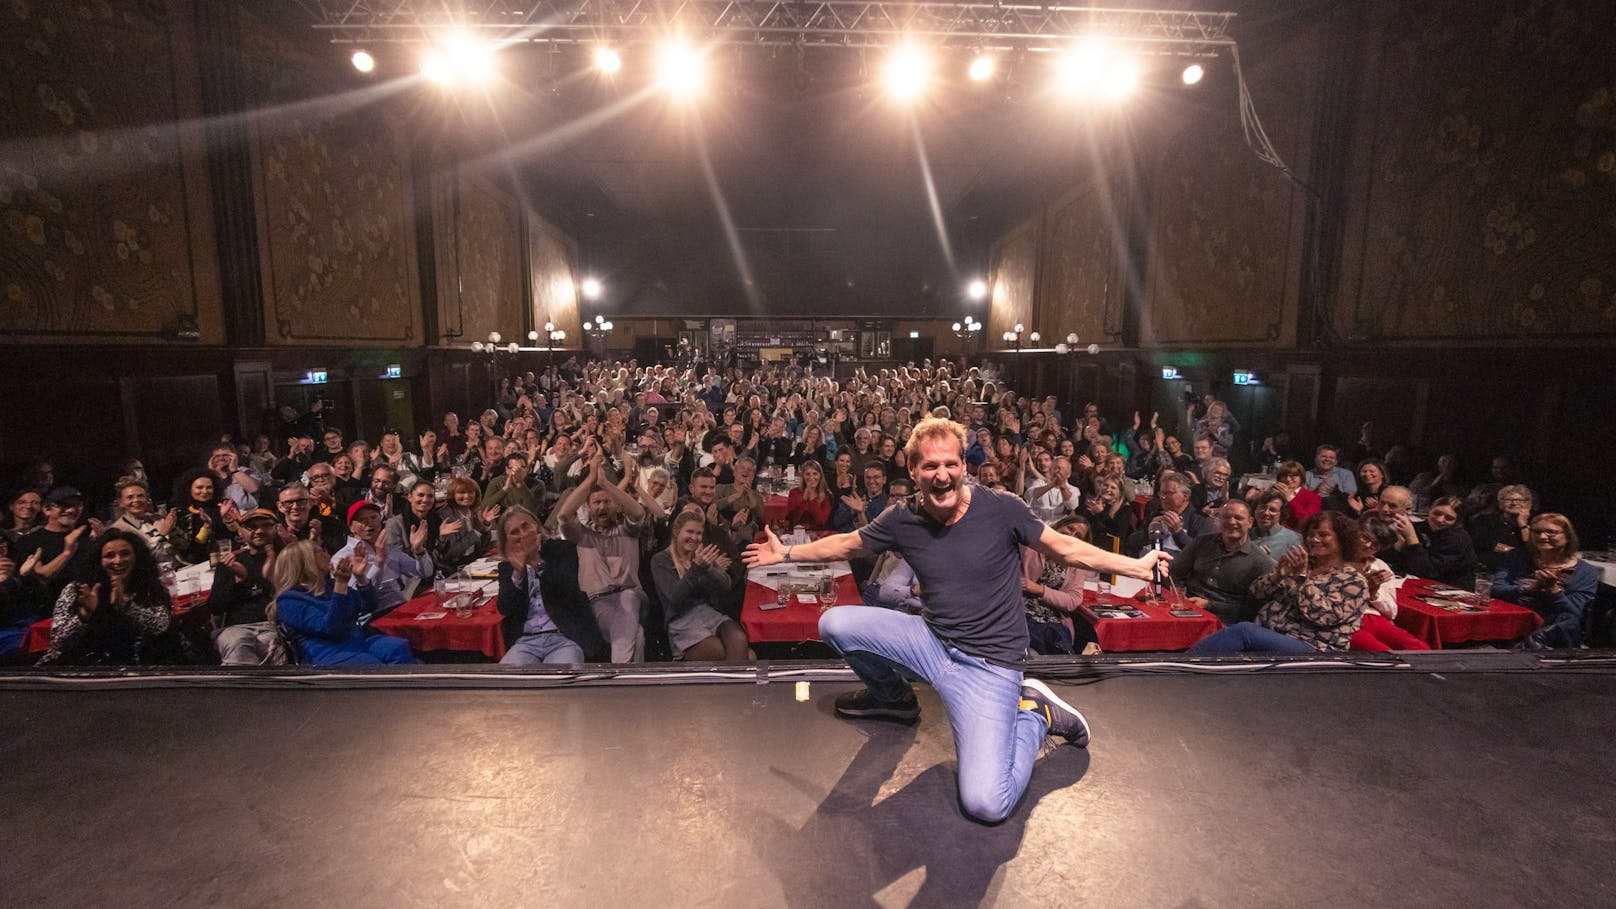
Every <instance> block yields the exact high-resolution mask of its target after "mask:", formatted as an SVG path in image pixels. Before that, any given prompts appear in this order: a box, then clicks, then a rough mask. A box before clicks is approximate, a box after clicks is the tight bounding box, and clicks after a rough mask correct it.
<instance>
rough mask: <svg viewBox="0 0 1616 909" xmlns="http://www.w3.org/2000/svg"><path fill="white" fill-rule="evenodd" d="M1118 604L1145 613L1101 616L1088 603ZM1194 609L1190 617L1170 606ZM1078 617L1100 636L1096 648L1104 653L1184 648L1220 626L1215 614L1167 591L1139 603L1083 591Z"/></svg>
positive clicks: (1096, 635)
mask: <svg viewBox="0 0 1616 909" xmlns="http://www.w3.org/2000/svg"><path fill="white" fill-rule="evenodd" d="M1096 605H1098V606H1118V607H1124V606H1126V607H1129V608H1132V609H1137V610H1139V611H1140V612H1143V613H1144V614H1145V616H1146V617H1145V618H1142V619H1102V618H1100V617H1099V616H1097V615H1095V614H1094V612H1093V611H1092V610H1091V609H1090V608H1089V607H1091V606H1096ZM1175 608H1178V609H1194V610H1195V612H1196V615H1195V616H1194V617H1183V616H1175V615H1173V614H1172V612H1171V610H1173V609H1175ZM1078 618H1080V619H1081V620H1083V621H1085V622H1088V623H1089V624H1090V625H1092V626H1093V627H1094V636H1095V637H1097V638H1099V640H1100V649H1101V650H1104V651H1106V652H1108V653H1121V652H1127V651H1134V650H1187V649H1189V648H1190V647H1192V646H1194V645H1195V643H1196V642H1197V641H1199V640H1200V639H1202V638H1204V637H1206V636H1207V635H1210V634H1214V633H1216V632H1217V631H1218V630H1219V629H1221V628H1222V627H1223V623H1222V622H1219V621H1218V619H1217V616H1214V615H1213V614H1212V613H1210V612H1207V611H1206V610H1204V609H1198V608H1196V607H1195V606H1191V605H1187V604H1185V603H1184V602H1183V601H1182V600H1181V599H1178V598H1176V597H1174V596H1173V595H1171V594H1166V593H1164V594H1163V595H1162V604H1161V605H1157V604H1155V603H1143V602H1140V601H1139V600H1135V599H1132V598H1123V597H1118V596H1105V597H1100V596H1098V595H1097V594H1096V593H1094V592H1093V591H1088V592H1087V593H1086V595H1085V599H1084V603H1083V607H1082V609H1081V610H1080V611H1079V612H1078Z"/></svg>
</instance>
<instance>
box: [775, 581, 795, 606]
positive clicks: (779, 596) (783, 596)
mask: <svg viewBox="0 0 1616 909" xmlns="http://www.w3.org/2000/svg"><path fill="white" fill-rule="evenodd" d="M791 593H792V585H790V584H787V583H786V582H784V581H781V582H780V587H779V589H778V590H776V591H775V599H774V601H775V602H776V603H779V604H780V605H781V606H784V605H786V604H787V603H789V602H791Z"/></svg>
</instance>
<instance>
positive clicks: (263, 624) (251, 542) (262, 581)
mask: <svg viewBox="0 0 1616 909" xmlns="http://www.w3.org/2000/svg"><path fill="white" fill-rule="evenodd" d="M278 523H279V517H278V516H277V515H276V514H275V512H273V511H270V510H269V509H267V508H255V509H253V510H252V511H250V512H248V513H247V514H246V515H244V516H243V517H242V519H241V528H242V532H243V533H244V535H245V536H246V542H247V545H246V546H245V547H243V548H241V549H238V550H235V551H234V552H231V553H230V554H228V555H223V556H220V557H219V567H218V568H217V569H216V570H215V571H214V572H213V590H212V592H211V593H209V594H208V611H209V612H211V613H212V614H213V615H214V617H215V620H216V621H217V622H218V625H219V631H218V634H217V635H216V636H215V637H214V640H213V645H214V647H216V648H218V651H219V659H220V662H222V663H223V664H224V665H226V666H283V665H285V664H286V647H285V645H284V644H283V643H282V641H281V633H280V629H279V628H277V627H276V626H275V622H274V621H273V620H271V619H270V618H269V604H270V603H273V602H274V601H275V588H274V585H273V584H272V583H271V582H270V580H269V577H268V575H269V574H271V573H273V570H274V564H275V543H276V542H277V538H276V533H275V528H276V525H277V524H278Z"/></svg>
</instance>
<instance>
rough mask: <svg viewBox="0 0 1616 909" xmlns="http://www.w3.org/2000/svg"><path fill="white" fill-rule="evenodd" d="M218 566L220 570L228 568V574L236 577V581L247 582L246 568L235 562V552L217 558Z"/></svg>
mask: <svg viewBox="0 0 1616 909" xmlns="http://www.w3.org/2000/svg"><path fill="white" fill-rule="evenodd" d="M219 566H220V567H221V568H228V569H229V570H230V573H231V574H233V575H235V576H236V580H238V581H245V580H247V566H245V565H243V564H241V562H239V561H237V559H236V552H235V550H231V551H230V552H227V553H225V554H224V555H222V556H219Z"/></svg>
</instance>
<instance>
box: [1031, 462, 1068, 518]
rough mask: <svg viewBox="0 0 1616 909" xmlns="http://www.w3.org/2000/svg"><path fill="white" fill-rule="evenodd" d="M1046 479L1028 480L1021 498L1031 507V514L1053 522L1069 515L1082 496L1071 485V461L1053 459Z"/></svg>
mask: <svg viewBox="0 0 1616 909" xmlns="http://www.w3.org/2000/svg"><path fill="white" fill-rule="evenodd" d="M1047 476H1048V478H1047V479H1043V480H1028V481H1027V492H1026V494H1025V495H1024V496H1023V498H1025V499H1026V500H1027V504H1028V505H1030V506H1032V513H1033V514H1035V515H1037V516H1038V517H1039V518H1041V519H1043V520H1045V521H1053V520H1055V519H1056V518H1059V517H1060V516H1061V515H1065V514H1070V513H1071V512H1072V511H1073V510H1074V509H1076V508H1077V506H1078V504H1079V503H1080V502H1081V501H1082V495H1081V493H1079V492H1078V489H1077V487H1076V486H1075V485H1073V483H1072V459H1071V458H1065V457H1061V458H1054V459H1052V460H1051V461H1050V466H1049V473H1048V475H1047Z"/></svg>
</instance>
